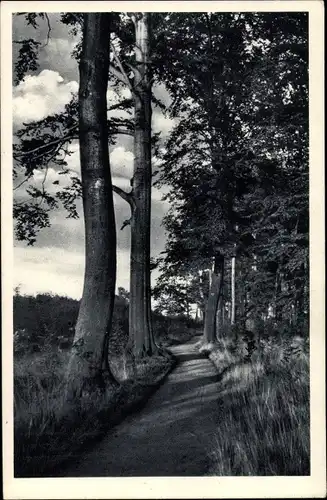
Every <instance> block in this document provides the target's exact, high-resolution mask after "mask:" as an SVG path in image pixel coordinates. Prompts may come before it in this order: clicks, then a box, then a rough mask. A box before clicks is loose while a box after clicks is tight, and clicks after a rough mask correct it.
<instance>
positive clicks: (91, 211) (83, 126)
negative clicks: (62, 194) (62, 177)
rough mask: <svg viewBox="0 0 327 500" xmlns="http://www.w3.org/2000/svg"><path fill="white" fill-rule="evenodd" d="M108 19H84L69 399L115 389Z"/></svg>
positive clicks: (93, 15)
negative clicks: (80, 270) (79, 264)
mask: <svg viewBox="0 0 327 500" xmlns="http://www.w3.org/2000/svg"><path fill="white" fill-rule="evenodd" d="M109 28H110V16H109V15H108V14H99V13H90V14H85V20H84V33H83V46H82V55H81V60H80V88H79V139H80V157H81V174H82V189H83V208H84V223H85V274H84V288H83V296H82V300H81V304H80V309H79V313H78V319H77V324H76V330H75V338H74V342H73V346H72V350H71V356H70V360H69V366H68V373H67V375H68V376H67V395H72V394H75V395H76V394H81V393H83V392H91V391H92V392H93V391H94V390H95V389H96V388H104V387H105V383H106V382H109V383H114V382H115V380H114V377H113V375H112V373H111V372H110V369H109V366H108V352H107V349H108V336H109V334H110V330H111V321H112V314H113V306H114V299H115V284H116V228H115V215H114V206H113V196H112V185H111V174H110V164H109V150H108V131H107V99H106V92H107V85H108V73H109Z"/></svg>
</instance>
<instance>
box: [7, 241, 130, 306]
mask: <svg viewBox="0 0 327 500" xmlns="http://www.w3.org/2000/svg"><path fill="white" fill-rule="evenodd" d="M83 280H84V253H83V252H80V253H78V252H76V251H75V252H72V251H69V250H66V249H62V248H58V247H47V248H37V247H26V248H22V247H17V248H14V287H15V286H20V290H21V293H23V294H31V295H34V294H36V293H49V292H51V293H54V294H58V295H67V296H69V297H72V298H75V299H80V298H81V296H82V291H83ZM120 286H123V287H124V288H126V289H129V250H127V249H126V250H120V251H119V252H118V255H117V283H116V290H117V289H118V287H120Z"/></svg>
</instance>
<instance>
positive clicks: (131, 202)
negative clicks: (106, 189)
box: [112, 185, 136, 211]
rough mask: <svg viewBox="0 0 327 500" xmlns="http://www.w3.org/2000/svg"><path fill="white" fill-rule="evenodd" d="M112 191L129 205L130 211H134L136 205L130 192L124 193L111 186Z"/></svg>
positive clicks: (118, 188)
mask: <svg viewBox="0 0 327 500" xmlns="http://www.w3.org/2000/svg"><path fill="white" fill-rule="evenodd" d="M112 190H113V192H114V193H116V194H118V195H119V196H120V197H121V198H122V199H123V200H125V201H126V202H127V203H128V204H129V206H130V207H131V210H132V211H133V210H134V209H135V206H136V205H135V200H134V196H133V194H132V191H131V192H130V193H126V191H124V190H123V189H121V188H120V187H118V186H115V185H113V186H112Z"/></svg>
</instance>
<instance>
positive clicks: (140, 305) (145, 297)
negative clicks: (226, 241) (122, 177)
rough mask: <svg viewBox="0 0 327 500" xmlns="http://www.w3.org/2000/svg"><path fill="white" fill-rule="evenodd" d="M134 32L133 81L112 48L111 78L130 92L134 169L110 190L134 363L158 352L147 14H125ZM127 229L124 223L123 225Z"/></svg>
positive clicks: (148, 15) (130, 350)
mask: <svg viewBox="0 0 327 500" xmlns="http://www.w3.org/2000/svg"><path fill="white" fill-rule="evenodd" d="M129 16H130V18H131V20H132V21H133V24H134V28H135V50H134V52H135V63H134V66H132V65H131V64H128V67H129V68H130V69H132V71H133V73H134V78H133V82H132V81H131V80H130V78H129V76H128V74H127V72H126V71H125V68H124V65H123V61H121V60H120V58H119V55H118V54H117V52H116V51H115V49H114V47H113V55H114V64H112V65H111V66H110V69H111V71H112V73H113V74H114V75H115V76H116V77H117V78H118V79H119V80H120V81H122V82H123V83H124V84H125V85H127V87H128V88H129V89H130V91H131V93H132V97H133V101H134V170H133V178H132V181H131V185H132V189H131V191H130V192H129V193H127V192H125V191H123V190H122V189H121V188H118V187H116V186H113V190H114V191H115V192H116V193H117V194H119V195H120V196H121V197H122V198H123V199H124V200H125V201H127V202H128V203H129V205H130V207H131V218H130V219H129V221H128V225H130V227H131V257H130V302H129V343H128V346H127V354H128V355H129V356H130V354H131V353H133V356H134V357H135V358H141V357H143V356H149V355H152V354H153V353H154V352H157V351H158V348H157V346H156V344H155V341H154V336H153V331H152V319H151V265H150V231H151V183H152V164H151V118H152V109H151V90H152V82H151V72H150V43H151V42H150V16H151V14H150V13H148V12H134V13H132V12H130V13H129ZM125 225H127V224H125Z"/></svg>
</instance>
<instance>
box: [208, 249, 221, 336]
mask: <svg viewBox="0 0 327 500" xmlns="http://www.w3.org/2000/svg"><path fill="white" fill-rule="evenodd" d="M223 279H224V257H223V256H222V255H217V256H216V257H215V261H214V266H213V271H212V274H211V284H210V291H209V297H208V300H207V306H206V313H205V321H204V332H203V340H204V341H205V342H215V341H216V326H217V309H218V303H219V298H220V294H221V291H222V284H223Z"/></svg>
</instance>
